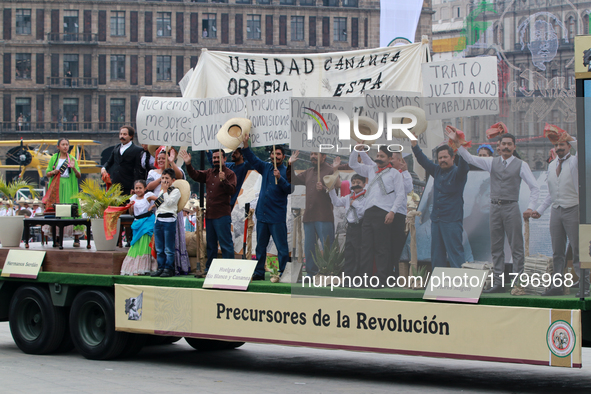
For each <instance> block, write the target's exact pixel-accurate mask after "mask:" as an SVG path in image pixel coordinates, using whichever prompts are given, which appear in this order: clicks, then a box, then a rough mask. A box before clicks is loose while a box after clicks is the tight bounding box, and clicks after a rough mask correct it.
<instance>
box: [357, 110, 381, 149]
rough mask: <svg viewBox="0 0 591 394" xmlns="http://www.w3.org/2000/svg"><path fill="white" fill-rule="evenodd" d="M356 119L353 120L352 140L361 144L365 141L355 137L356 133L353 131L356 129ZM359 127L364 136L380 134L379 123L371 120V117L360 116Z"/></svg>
mask: <svg viewBox="0 0 591 394" xmlns="http://www.w3.org/2000/svg"><path fill="white" fill-rule="evenodd" d="M354 123H355V121H354V119H351V138H350V139H352V140H355V141H357V143H359V144H361V143H362V142H363V141H362V140H361V139H359V138H357V137H356V136H355V132H354V131H353V127H354ZM357 125H358V126H359V132H360V133H361V134H363V135H373V134H376V133H377V132H378V129H379V126H378V122H376V121H375V120H373V119H372V118H370V117H369V116H360V117H359V118H358V121H357Z"/></svg>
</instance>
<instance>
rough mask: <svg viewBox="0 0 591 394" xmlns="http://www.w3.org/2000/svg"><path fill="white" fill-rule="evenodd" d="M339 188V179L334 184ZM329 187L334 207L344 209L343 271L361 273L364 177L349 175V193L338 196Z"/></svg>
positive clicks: (355, 274)
mask: <svg viewBox="0 0 591 394" xmlns="http://www.w3.org/2000/svg"><path fill="white" fill-rule="evenodd" d="M338 188H340V180H338V181H337V183H336V184H335V189H338ZM335 189H331V190H330V192H329V193H328V195H329V196H330V201H331V202H332V205H333V206H335V207H344V208H345V211H346V215H345V216H346V217H345V220H346V221H347V233H346V234H345V262H344V264H343V272H344V274H345V275H347V276H349V277H351V278H352V277H353V276H357V275H360V274H362V272H360V267H361V264H360V262H361V240H362V236H361V234H362V232H361V231H362V224H363V215H364V213H365V202H366V198H365V195H366V193H367V191H366V190H365V178H364V177H362V176H361V175H359V174H354V175H353V176H352V177H351V194H349V195H348V196H343V197H338V196H337V193H336V190H335Z"/></svg>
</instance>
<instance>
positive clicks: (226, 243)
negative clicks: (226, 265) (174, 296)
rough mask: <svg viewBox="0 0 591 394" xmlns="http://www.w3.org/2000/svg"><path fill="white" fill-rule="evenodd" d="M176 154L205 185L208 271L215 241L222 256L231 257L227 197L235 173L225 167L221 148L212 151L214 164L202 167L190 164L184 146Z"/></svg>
mask: <svg viewBox="0 0 591 394" xmlns="http://www.w3.org/2000/svg"><path fill="white" fill-rule="evenodd" d="M179 155H180V157H181V158H182V159H183V160H184V161H185V165H186V167H187V175H189V176H190V177H191V179H193V180H194V181H195V182H201V183H205V185H206V191H207V193H206V204H207V209H206V211H205V227H206V229H207V231H206V241H207V263H206V265H205V271H206V272H207V271H208V270H209V267H210V265H211V262H212V260H213V259H214V258H216V257H217V255H218V242H219V244H220V248H221V249H222V257H223V258H225V259H233V258H234V242H233V240H232V217H231V212H232V207H231V206H230V200H231V198H232V195H233V194H234V192H235V191H236V174H234V172H233V171H232V170H230V169H229V168H228V167H226V165H225V163H226V155H225V154H224V153H223V151H221V150H219V151H216V152H214V153H213V167H212V168H210V169H209V170H203V171H197V170H195V169H194V168H193V166H192V165H191V155H190V154H189V153H188V152H186V151H184V150H183V151H181V152H180V153H179ZM220 167H221V169H220Z"/></svg>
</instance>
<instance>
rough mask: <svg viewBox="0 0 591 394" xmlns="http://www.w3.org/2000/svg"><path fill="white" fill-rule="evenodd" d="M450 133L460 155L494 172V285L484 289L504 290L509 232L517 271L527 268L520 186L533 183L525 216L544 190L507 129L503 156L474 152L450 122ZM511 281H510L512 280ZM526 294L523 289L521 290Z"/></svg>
mask: <svg viewBox="0 0 591 394" xmlns="http://www.w3.org/2000/svg"><path fill="white" fill-rule="evenodd" d="M446 131H447V135H448V137H449V138H450V140H452V141H454V142H455V143H456V145H457V146H459V148H458V153H459V154H460V156H461V157H462V158H463V159H464V160H466V161H467V162H468V164H471V165H473V166H476V167H478V168H481V169H483V170H485V171H488V172H489V173H490V199H491V200H490V246H491V254H492V260H493V271H494V280H493V286H492V287H491V288H490V289H488V290H484V292H485V293H503V292H505V289H504V288H503V283H502V282H501V275H503V274H504V272H505V252H504V245H505V235H506V236H507V239H508V240H509V246H510V247H511V254H512V257H513V272H514V273H517V274H518V275H519V274H521V273H522V272H523V263H524V258H525V256H524V245H523V227H522V222H521V216H522V215H521V212H520V211H519V188H520V186H521V181H522V180H523V181H525V183H527V185H528V186H529V190H530V194H529V204H528V209H527V210H526V211H525V212H523V218H524V219H528V218H529V217H531V214H532V213H533V210H534V208H535V207H536V206H537V201H538V196H539V195H540V190H539V188H538V185H537V181H536V178H535V177H534V175H533V174H532V172H531V169H530V168H529V165H528V164H527V163H526V162H524V161H523V160H521V159H518V158H517V157H516V155H515V137H514V136H513V135H512V134H509V133H506V134H503V135H501V136H500V142H499V146H500V151H501V156H497V157H494V158H493V157H478V156H473V155H471V154H470V153H469V152H468V151H467V150H466V148H464V147H463V146H461V145H460V143H459V141H458V138H457V134H456V129H455V128H454V127H452V126H448V127H447V129H446ZM509 283H510V282H509ZM521 291H522V290H521V289H520V288H517V287H516V288H514V289H513V290H512V292H511V294H514V295H517V294H520V292H521ZM521 294H523V293H521Z"/></svg>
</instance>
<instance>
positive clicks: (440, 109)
mask: <svg viewBox="0 0 591 394" xmlns="http://www.w3.org/2000/svg"><path fill="white" fill-rule="evenodd" d="M421 67H422V72H423V96H424V97H425V101H424V102H425V106H424V109H425V114H426V117H427V119H428V120H430V119H450V118H455V117H459V116H479V115H494V114H498V113H499V78H498V75H497V58H496V57H494V56H486V57H477V58H468V59H466V58H464V59H458V60H450V61H445V62H433V63H423V64H422V66H421Z"/></svg>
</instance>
